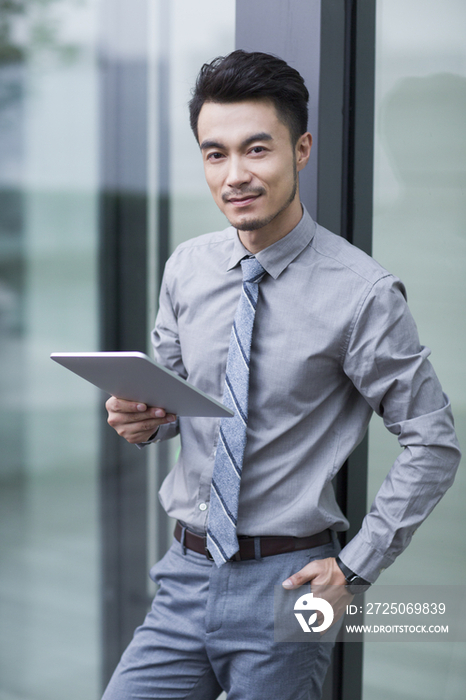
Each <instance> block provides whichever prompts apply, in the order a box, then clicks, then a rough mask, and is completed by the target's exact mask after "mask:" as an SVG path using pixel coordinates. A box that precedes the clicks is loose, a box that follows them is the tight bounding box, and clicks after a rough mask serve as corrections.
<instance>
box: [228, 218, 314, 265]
mask: <svg viewBox="0 0 466 700" xmlns="http://www.w3.org/2000/svg"><path fill="white" fill-rule="evenodd" d="M315 229H316V225H315V222H314V221H313V220H312V218H311V216H310V215H309V214H308V212H307V210H306V208H305V207H304V206H303V215H302V217H301V220H300V222H299V224H298V225H297V226H295V228H294V229H292V230H291V231H290V232H289V233H288V234H287V235H286V236H283V238H280V240H278V241H276V242H275V243H272V245H270V246H268V248H264V250H261V251H260V252H259V253H257V254H256V258H257V260H258V261H259V262H260V264H261V265H262V267H263V268H264V270H266V272H268V274H269V275H271V277H273V278H274V279H277V277H278V276H279V275H280V274H281V273H282V272H283V270H285V269H286V268H287V267H288V265H289V264H290V262H292V261H293V260H294V259H295V258H296V257H297V256H298V255H299V254H300V253H301V252H302V251H303V250H304V248H306V247H307V246H308V245H309V243H310V242H311V241H312V239H313V237H314V233H315ZM247 255H251V253H250V252H249V251H248V250H247V248H245V247H244V245H243V244H242V243H241V241H240V239H239V236H238V233H237V232H236V235H235V238H234V244H233V251H232V254H231V257H230V260H229V263H228V268H227V269H228V270H232V269H233V268H234V267H236V266H237V265H238V264H239V262H240V260H242V259H243V258H244V257H245V256H247Z"/></svg>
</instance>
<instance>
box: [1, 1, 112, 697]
mask: <svg viewBox="0 0 466 700" xmlns="http://www.w3.org/2000/svg"><path fill="white" fill-rule="evenodd" d="M96 5H97V1H96V0H85V1H84V0H83V1H82V2H76V1H75V0H53V1H51V2H42V1H40V0H30V1H29V2H21V1H20V0H18V1H17V2H11V3H2V16H1V21H0V22H1V25H0V334H1V335H0V352H1V359H2V361H1V365H0V390H1V396H2V401H1V405H0V411H1V415H0V444H1V453H0V454H1V457H0V499H1V503H0V533H1V534H0V558H1V568H0V596H1V598H0V605H1V609H0V698H1V700H10V699H11V698H22V699H24V700H62V699H63V698H65V697H66V698H69V699H70V698H76V700H78V698H79V699H80V700H81V699H82V698H89V699H90V700H92V698H96V697H97V694H98V673H99V649H98V614H97V612H98V607H97V601H98V586H97V584H98V581H97V570H98V568H97V523H96V492H97V487H96V466H97V464H96V460H97V435H96V404H95V395H94V392H93V391H92V390H89V389H88V388H87V387H86V386H85V385H84V384H81V383H77V382H74V381H72V380H71V378H69V377H67V376H66V373H65V372H63V373H62V372H58V371H57V369H56V368H55V367H54V366H53V363H52V362H51V361H50V360H49V354H50V352H52V351H54V350H58V349H60V350H78V349H94V348H95V347H96V342H97V340H96V338H97V333H96V328H97V318H96V313H97V310H96V297H97V281H96V250H97V208H96V187H97V166H96V163H97V155H96V142H97V141H96V129H97V105H96V59H95V45H94V44H95V37H94V32H95V25H96V19H95V11H96Z"/></svg>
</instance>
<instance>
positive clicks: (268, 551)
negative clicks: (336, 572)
mask: <svg viewBox="0 0 466 700" xmlns="http://www.w3.org/2000/svg"><path fill="white" fill-rule="evenodd" d="M183 530H184V538H183V541H182V535H183ZM175 539H177V540H178V542H181V544H182V545H184V546H185V547H187V548H188V549H192V550H193V552H197V553H198V554H204V555H205V556H206V557H207V559H212V556H211V554H210V552H209V550H208V549H207V539H206V537H204V536H202V535H196V533H195V532H191V530H188V529H186V528H183V525H181V523H180V522H177V523H176V527H175ZM255 539H256V538H255V537H246V536H241V535H240V536H239V537H238V542H239V551H238V552H236V554H235V555H234V556H233V557H232V560H234V561H244V560H246V559H254V558H255V548H254V540H255ZM259 541H260V556H261V557H270V556H272V555H273V554H285V553H286V552H298V551H299V550H301V549H310V548H311V547H319V546H320V545H323V544H329V543H330V542H331V541H332V532H331V530H323V531H322V532H318V533H316V534H315V535H310V536H309V537H291V536H290V537H287V536H284V537H281V536H277V537H275V536H274V535H271V536H268V537H259Z"/></svg>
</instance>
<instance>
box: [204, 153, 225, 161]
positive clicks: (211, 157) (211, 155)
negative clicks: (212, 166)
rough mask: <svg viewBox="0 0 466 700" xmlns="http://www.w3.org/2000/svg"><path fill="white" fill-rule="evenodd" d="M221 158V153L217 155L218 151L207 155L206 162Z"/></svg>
mask: <svg viewBox="0 0 466 700" xmlns="http://www.w3.org/2000/svg"><path fill="white" fill-rule="evenodd" d="M221 158H223V153H219V152H218V151H214V152H212V153H208V154H207V160H214V161H215V160H221Z"/></svg>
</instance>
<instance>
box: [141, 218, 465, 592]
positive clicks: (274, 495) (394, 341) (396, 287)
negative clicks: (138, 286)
mask: <svg viewBox="0 0 466 700" xmlns="http://www.w3.org/2000/svg"><path fill="white" fill-rule="evenodd" d="M245 255H248V251H247V250H246V249H245V248H244V246H243V245H242V244H241V242H240V240H239V237H238V235H237V232H236V230H235V229H233V228H227V229H226V230H225V231H221V232H217V233H212V234H207V235H205V236H200V237H198V238H195V239H193V240H190V241H188V242H187V243H183V244H182V245H180V246H179V247H178V248H177V249H176V251H175V252H174V253H173V255H172V256H171V258H170V259H169V261H168V262H167V265H166V269H165V275H164V279H163V283H162V289H161V295H160V308H159V313H158V316H157V321H156V326H155V329H154V331H153V334H152V341H153V346H154V350H155V356H156V359H157V360H158V361H159V362H162V363H163V364H164V365H165V366H166V367H168V368H169V369H171V370H174V371H175V372H177V373H178V374H179V375H180V376H182V377H184V378H186V379H187V380H188V381H189V382H191V383H192V384H194V385H195V386H197V387H198V388H200V389H202V390H203V391H205V392H206V393H208V394H210V395H211V396H213V397H214V398H216V399H218V400H221V399H222V395H223V385H224V378H225V367H226V359H227V353H228V346H229V341H230V332H231V327H232V323H233V317H234V314H235V310H236V306H237V304H238V300H239V296H240V293H241V285H242V273H241V265H240V264H239V262H240V260H241V259H242V258H243V257H244V256H245ZM257 259H258V260H259V261H260V263H261V265H262V266H263V267H264V268H265V270H266V272H267V273H268V274H266V275H265V277H264V279H263V280H262V282H261V284H260V287H259V301H258V306H257V313H256V319H255V326H254V333H253V341H252V349H251V370H250V393H249V420H248V430H247V445H246V451H245V455H244V463H243V475H242V481H241V492H240V502H239V514H238V533H239V534H241V535H253V536H257V535H294V536H296V537H304V536H306V535H311V534H313V533H316V532H319V531H321V530H324V529H325V528H332V529H334V530H337V531H338V530H345V529H347V527H348V522H347V520H346V518H345V517H344V515H343V514H342V512H341V510H340V508H339V507H338V505H337V503H336V501H335V496H334V490H333V487H332V479H333V478H334V477H335V475H336V474H337V472H338V470H339V469H340V467H341V466H342V464H343V463H344V461H345V460H346V458H347V457H348V455H349V454H350V453H351V452H352V451H353V450H354V448H355V447H356V445H357V444H358V443H359V442H360V441H361V440H362V438H363V436H364V433H365V431H366V428H367V425H368V423H369V419H370V417H371V414H372V411H376V413H378V414H379V415H380V416H382V418H383V420H384V423H385V425H386V427H387V428H388V430H390V431H391V432H392V433H394V434H396V435H397V437H398V440H399V442H400V445H401V446H402V447H403V451H402V453H401V454H400V456H399V457H398V459H397V460H396V462H395V464H394V465H393V466H392V468H391V470H390V472H389V474H388V476H387V477H386V479H385V481H384V482H383V484H382V487H381V488H380V490H379V492H378V494H377V497H376V499H375V501H374V503H373V505H372V508H371V510H370V513H369V514H368V515H367V516H366V518H365V520H364V523H363V525H362V528H361V530H360V531H359V533H358V534H357V535H356V537H354V538H353V540H351V542H350V543H349V544H348V545H347V546H346V547H345V548H344V549H343V550H342V552H341V555H340V556H341V559H342V561H343V562H344V563H345V564H346V565H347V566H348V567H349V568H350V569H352V570H353V571H355V572H356V573H357V574H359V575H360V576H362V577H363V578H365V579H367V580H368V581H371V582H373V581H375V579H376V578H377V576H378V575H379V573H380V570H381V569H382V568H386V567H387V566H389V565H390V564H391V563H392V562H393V561H394V559H395V558H396V556H397V555H398V554H400V552H402V551H403V549H404V548H405V547H406V546H407V545H408V543H409V541H410V539H411V537H412V534H413V532H414V530H415V529H416V528H417V527H418V525H419V524H420V523H421V522H422V521H423V520H424V518H425V517H426V516H427V515H428V514H429V512H430V511H431V510H432V508H433V507H434V506H435V504H436V503H437V502H438V500H439V499H440V498H441V496H442V495H443V493H444V492H445V491H446V489H447V488H448V487H449V486H450V485H451V483H452V481H453V478H454V473H455V471H456V468H457V466H458V463H459V458H460V452H459V448H458V443H457V441H456V437H455V432H454V428H453V419H452V415H451V410H450V405H449V401H448V398H447V397H446V396H445V395H444V394H443V392H442V389H441V386H440V384H439V381H438V379H437V377H436V375H435V373H434V371H433V369H432V366H431V364H430V362H429V361H428V359H427V358H428V355H429V350H428V349H427V348H425V347H423V346H421V344H420V342H419V339H418V334H417V330H416V326H415V323H414V321H413V319H412V316H411V314H410V312H409V309H408V307H407V305H406V299H405V290H404V287H403V285H402V283H401V282H400V281H399V280H398V279H397V278H395V277H394V276H393V275H391V274H390V273H388V272H387V271H386V270H384V269H383V268H382V267H381V266H380V265H379V264H378V263H377V262H375V261H374V260H373V259H372V258H371V257H369V256H367V255H366V254H365V253H363V252H362V251H360V250H359V249H358V248H355V247H354V246H352V245H350V244H349V243H348V242H347V241H345V240H344V239H342V238H341V237H339V236H336V235H334V234H332V233H330V232H329V231H327V230H325V229H324V228H322V227H321V226H319V225H316V224H315V223H314V221H313V220H312V219H311V217H310V216H309V214H308V213H307V212H306V211H304V214H303V218H302V219H301V221H300V223H299V224H298V226H296V228H295V229H293V230H292V231H291V232H290V233H289V234H288V235H287V236H285V237H284V238H282V239H281V240H279V241H277V242H276V243H274V244H273V245H271V246H269V247H268V248H266V249H264V250H262V251H261V252H260V253H258V254H257ZM178 430H179V432H180V434H181V447H182V449H181V453H180V456H179V459H178V462H177V464H176V465H175V467H174V468H173V470H172V471H171V472H170V474H169V475H168V476H167V478H166V479H165V481H164V483H163V485H162V488H161V490H160V500H161V503H162V505H163V507H164V508H165V510H166V511H167V513H168V514H169V515H170V516H172V517H173V518H177V519H179V520H181V521H183V522H184V523H185V524H187V525H188V526H189V527H191V528H193V529H194V530H197V531H204V530H205V528H206V523H207V518H208V512H209V511H208V504H209V494H210V482H211V477H212V470H213V465H214V457H215V450H216V447H217V441H218V432H219V419H214V418H186V417H180V418H179V420H178V421H177V423H174V424H171V425H166V426H162V427H161V428H160V429H159V432H158V434H157V436H156V437H157V440H160V439H166V438H169V437H172V436H173V435H174V434H175V433H176V432H177V431H178ZM387 468H388V467H387Z"/></svg>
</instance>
